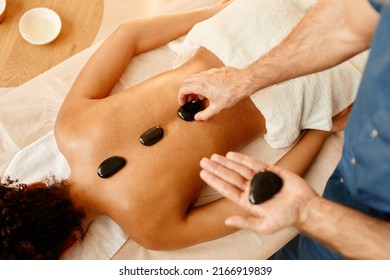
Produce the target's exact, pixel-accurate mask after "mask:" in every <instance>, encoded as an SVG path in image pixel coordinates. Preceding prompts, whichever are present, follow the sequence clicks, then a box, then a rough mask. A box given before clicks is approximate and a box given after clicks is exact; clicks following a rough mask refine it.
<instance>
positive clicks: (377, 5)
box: [368, 0, 382, 13]
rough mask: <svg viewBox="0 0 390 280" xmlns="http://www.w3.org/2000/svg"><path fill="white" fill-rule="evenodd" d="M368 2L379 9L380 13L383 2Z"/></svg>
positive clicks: (372, 0) (374, 0)
mask: <svg viewBox="0 0 390 280" xmlns="http://www.w3.org/2000/svg"><path fill="white" fill-rule="evenodd" d="M368 2H370V4H371V5H372V7H373V8H374V9H375V10H377V11H378V12H379V13H380V12H381V9H382V4H379V3H378V2H377V1H376V0H368Z"/></svg>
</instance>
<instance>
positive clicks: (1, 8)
mask: <svg viewBox="0 0 390 280" xmlns="http://www.w3.org/2000/svg"><path fill="white" fill-rule="evenodd" d="M6 11H7V1H5V0H0V22H2V21H3V19H4V18H5V14H6Z"/></svg>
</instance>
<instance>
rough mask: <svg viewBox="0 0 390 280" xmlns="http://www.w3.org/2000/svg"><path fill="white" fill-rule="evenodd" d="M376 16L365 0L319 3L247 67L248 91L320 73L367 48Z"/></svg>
mask: <svg viewBox="0 0 390 280" xmlns="http://www.w3.org/2000/svg"><path fill="white" fill-rule="evenodd" d="M378 20H379V14H378V13H377V12H376V11H375V10H374V9H373V8H372V7H371V5H370V3H369V2H368V1H367V0H321V1H319V2H318V4H317V5H316V6H315V7H313V8H312V9H311V10H309V11H308V12H307V14H306V16H305V17H304V19H303V20H302V21H301V22H300V23H299V24H298V25H297V27H296V28H295V29H294V30H293V31H292V33H291V34H290V35H289V36H288V37H287V38H286V39H285V40H284V41H283V42H282V43H281V44H280V45H279V46H277V47H275V48H274V49H273V50H272V51H271V52H270V53H268V54H267V55H265V56H264V57H262V58H261V59H259V60H258V61H256V62H255V63H253V64H252V65H249V66H248V67H247V68H246V69H245V72H246V73H247V75H249V76H251V81H252V82H253V83H252V84H251V85H250V86H249V91H256V90H257V89H261V88H265V87H267V86H270V85H273V84H276V83H279V82H283V81H286V80H290V79H292V78H296V77H299V76H303V75H307V74H310V73H314V72H319V71H322V70H325V69H328V68H330V67H333V66H335V65H338V64H340V63H341V62H343V61H345V60H347V59H349V58H351V57H353V56H354V55H356V54H358V53H360V52H362V51H364V50H367V49H368V48H369V47H370V43H371V40H372V36H373V34H374V31H375V28H376V26H377V23H378Z"/></svg>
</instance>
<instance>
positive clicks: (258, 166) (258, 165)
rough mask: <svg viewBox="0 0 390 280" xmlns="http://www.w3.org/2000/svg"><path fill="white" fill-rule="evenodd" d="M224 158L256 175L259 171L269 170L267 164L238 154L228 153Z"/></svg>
mask: <svg viewBox="0 0 390 280" xmlns="http://www.w3.org/2000/svg"><path fill="white" fill-rule="evenodd" d="M226 158H227V159H229V160H231V161H233V162H236V163H237V164H241V165H244V166H246V167H248V168H250V169H252V170H253V171H254V172H256V173H257V172H259V171H264V170H265V169H266V168H269V165H268V164H266V163H264V162H261V161H259V160H257V159H255V158H253V157H250V156H247V155H245V154H242V153H238V152H228V153H227V154H226Z"/></svg>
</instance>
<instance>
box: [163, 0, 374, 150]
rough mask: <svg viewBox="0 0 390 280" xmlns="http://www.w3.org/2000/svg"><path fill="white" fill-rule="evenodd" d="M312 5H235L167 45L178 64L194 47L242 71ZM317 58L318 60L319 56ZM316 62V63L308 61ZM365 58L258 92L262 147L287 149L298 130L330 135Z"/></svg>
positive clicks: (280, 1)
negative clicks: (263, 131)
mask: <svg viewBox="0 0 390 280" xmlns="http://www.w3.org/2000/svg"><path fill="white" fill-rule="evenodd" d="M315 2H316V1H315V0H272V1H270V0H234V2H233V3H231V4H230V5H229V6H228V7H226V8H225V9H224V10H222V11H221V12H220V13H218V14H217V15H215V16H214V17H212V18H210V19H208V20H206V21H204V22H201V23H199V24H197V25H196V26H195V27H194V28H193V29H192V30H191V31H190V32H189V33H188V34H187V36H186V37H185V38H184V39H183V38H181V39H179V40H176V41H174V42H172V43H170V44H169V47H170V48H171V49H172V50H173V51H175V52H176V53H177V55H178V58H177V60H176V64H175V66H178V65H180V64H182V63H183V62H184V61H186V60H187V59H188V58H189V57H190V56H192V55H193V54H194V53H195V52H196V50H197V49H198V48H199V47H204V48H206V49H208V50H209V51H211V52H212V53H214V54H215V55H216V56H217V57H218V58H219V59H220V60H221V61H222V62H223V63H224V64H225V65H226V66H230V67H237V68H243V67H245V66H246V65H248V64H250V63H252V62H254V61H255V60H257V59H258V58H259V57H261V56H262V55H264V54H266V53H267V52H268V51H269V50H270V49H272V48H273V47H274V46H276V45H277V44H278V43H280V42H281V41H282V40H283V39H284V38H285V37H286V35H287V34H289V32H290V31H291V30H292V29H293V28H294V26H295V25H296V24H297V23H298V22H299V20H300V19H301V18H302V17H303V16H304V14H305V12H306V10H307V9H308V8H309V7H310V6H311V5H312V4H314V3H315ZM318 55H321V54H318ZM313 59H315V57H313ZM365 59H366V55H363V56H359V57H357V58H355V59H354V60H353V61H349V62H345V63H343V64H341V65H339V66H337V67H334V68H333V69H330V70H327V71H323V72H321V73H317V74H313V75H309V76H306V77H302V78H298V79H294V80H291V81H289V82H285V83H282V84H279V85H276V86H272V87H269V88H266V89H264V90H261V91H258V92H257V93H255V94H253V95H252V96H251V99H252V101H253V102H254V103H255V105H256V106H257V108H258V109H259V110H260V111H261V113H262V114H263V115H264V117H265V119H266V127H267V134H266V135H265V139H266V141H267V142H268V143H269V144H270V145H271V146H272V147H273V148H282V147H288V146H291V145H292V144H293V143H294V142H295V141H296V139H297V138H298V137H299V135H300V132H301V130H302V129H320V130H330V129H331V128H332V116H334V115H336V114H337V113H339V112H341V111H342V110H343V109H344V108H346V107H347V106H348V105H350V104H351V103H353V101H354V100H355V97H356V92H357V88H358V85H359V82H360V78H361V74H362V71H363V67H364V64H365Z"/></svg>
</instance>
